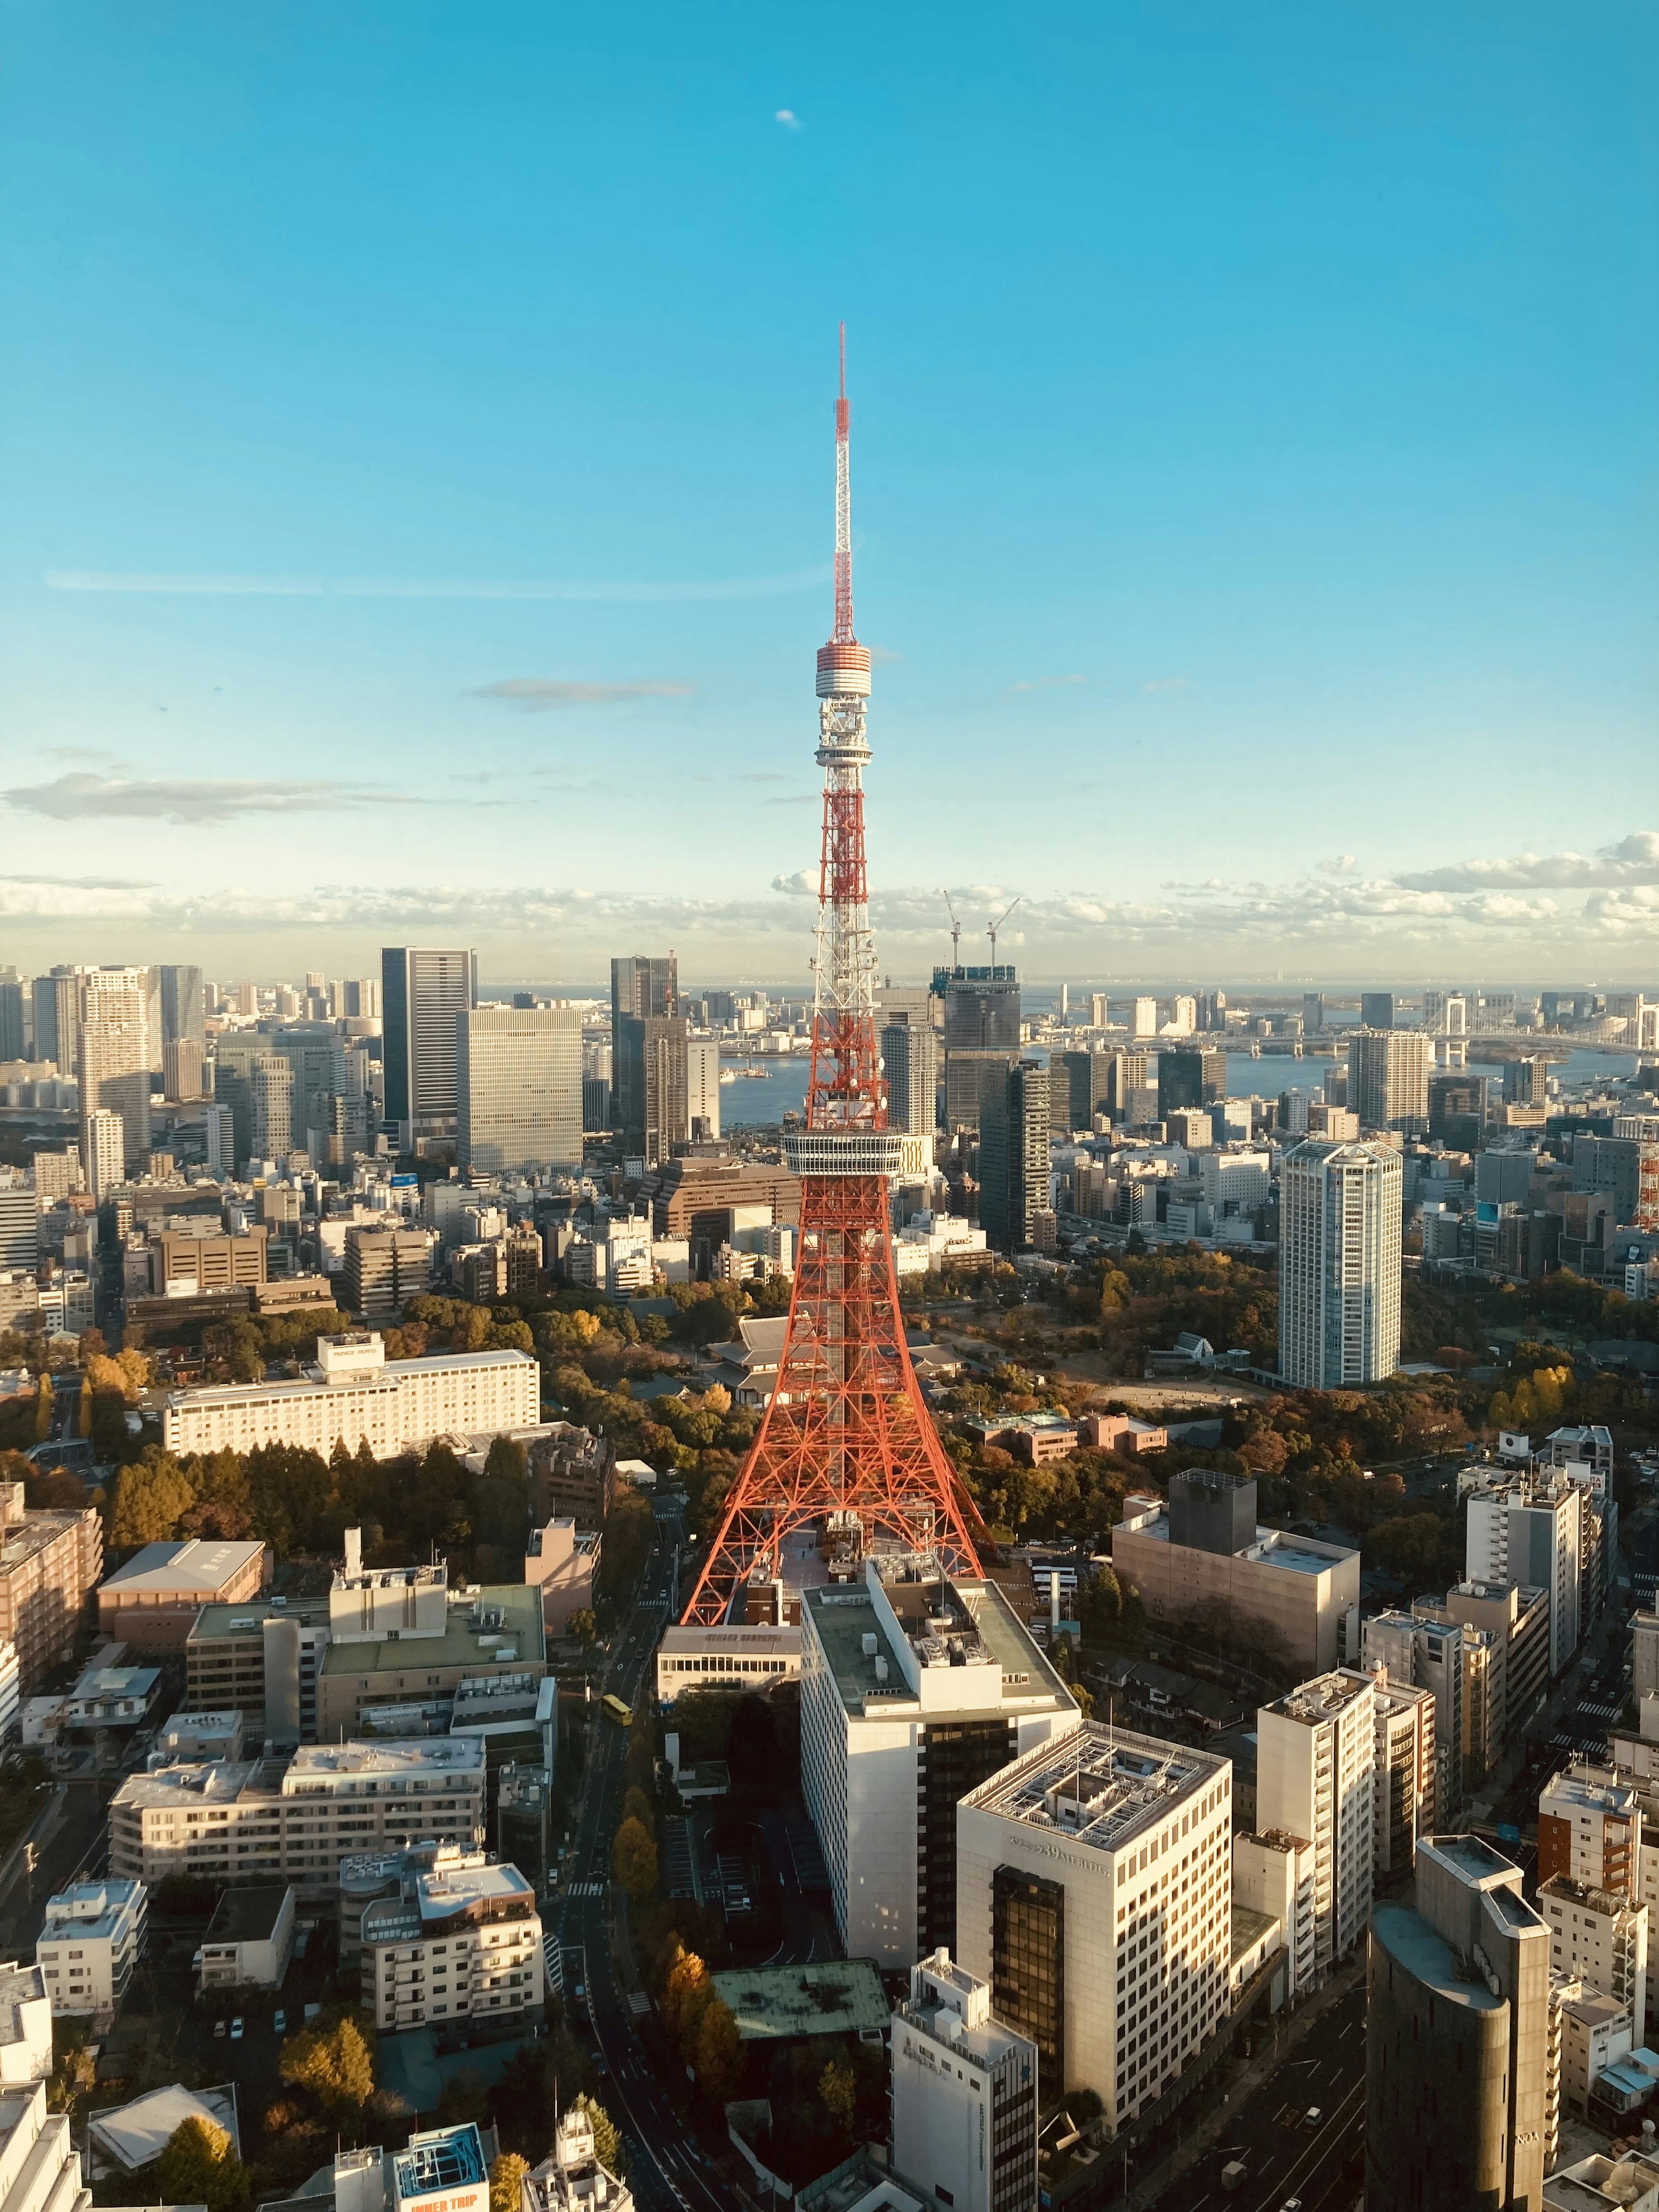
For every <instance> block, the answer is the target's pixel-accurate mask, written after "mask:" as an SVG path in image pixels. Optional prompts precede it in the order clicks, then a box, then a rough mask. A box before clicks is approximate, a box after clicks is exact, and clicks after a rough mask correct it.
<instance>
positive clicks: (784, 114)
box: [772, 107, 801, 131]
mask: <svg viewBox="0 0 1659 2212" xmlns="http://www.w3.org/2000/svg"><path fill="white" fill-rule="evenodd" d="M772 120H773V121H774V123H781V124H782V125H783V127H784V129H785V130H786V131H799V129H800V128H801V119H800V118H799V115H797V114H796V112H795V111H794V109H793V107H781V108H779V110H778V112H777V113H776V114H775V116H774V117H773V118H772Z"/></svg>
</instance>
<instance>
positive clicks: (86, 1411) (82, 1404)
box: [75, 1375, 92, 1437]
mask: <svg viewBox="0 0 1659 2212" xmlns="http://www.w3.org/2000/svg"><path fill="white" fill-rule="evenodd" d="M75 1428H76V1435H77V1436H82V1437H89V1436H90V1435H91V1434H92V1384H91V1382H90V1381H89V1380H88V1377H87V1376H84V1375H83V1376H82V1377H81V1396H80V1401H79V1403H78V1404H77V1406H76V1413H75Z"/></svg>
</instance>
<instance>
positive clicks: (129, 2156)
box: [87, 2081, 241, 2173]
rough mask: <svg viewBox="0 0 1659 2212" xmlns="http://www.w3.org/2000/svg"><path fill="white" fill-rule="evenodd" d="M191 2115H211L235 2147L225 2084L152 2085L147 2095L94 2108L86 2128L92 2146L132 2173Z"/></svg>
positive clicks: (230, 2094) (230, 2095)
mask: <svg viewBox="0 0 1659 2212" xmlns="http://www.w3.org/2000/svg"><path fill="white" fill-rule="evenodd" d="M192 2119H197V2120H210V2121H211V2122H212V2123H213V2124H215V2125H216V2126H217V2127H222V2128H223V2129H224V2130H225V2131H226V2133H227V2134H228V2136H229V2137H230V2139H231V2142H233V2144H234V2145H235V2146H236V2147H237V2148H238V2150H239V2151H240V2145H241V2136H240V2130H238V2128H237V2125H236V2096H235V2092H234V2089H233V2088H232V2087H230V2085H229V2084H228V2083H222V2084H221V2085H220V2086H219V2087H217V2088H213V2089H202V2090H199V2091H198V2090H191V2089H186V2088H185V2085H184V2083H183V2082H182V2081H175V2082H173V2085H172V2086H171V2087H169V2088H166V2089H152V2090H151V2091H150V2093H149V2095H148V2096H147V2097H137V2098H135V2099H134V2100H133V2101H132V2103H131V2104H130V2105H122V2106H118V2107H117V2109H116V2110H115V2111H113V2112H94V2113H93V2114H92V2116H91V2117H90V2118H89V2119H88V2123H87V2130H88V2135H89V2136H91V2137H92V2140H93V2144H94V2149H97V2150H103V2151H105V2152H106V2153H107V2154H109V2155H110V2157H111V2158H112V2160H114V2161H115V2164H116V2165H117V2166H118V2167H121V2168H124V2169H125V2171H126V2172H128V2173H136V2172H137V2171H138V2169H139V2168H140V2167H141V2166H148V2165H149V2163H150V2161H151V2160H153V2159H157V2158H160V2156H161V2153H162V2152H163V2151H164V2150H165V2149H166V2148H167V2140H168V2138H169V2136H171V2135H172V2134H173V2130H175V2129H176V2128H180V2127H182V2126H183V2125H184V2124H185V2121H186V2120H192Z"/></svg>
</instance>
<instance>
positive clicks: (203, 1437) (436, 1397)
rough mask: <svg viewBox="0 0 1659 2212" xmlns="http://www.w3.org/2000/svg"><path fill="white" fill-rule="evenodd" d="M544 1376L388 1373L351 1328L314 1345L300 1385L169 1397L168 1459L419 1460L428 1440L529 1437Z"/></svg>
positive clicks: (530, 1365) (492, 1360)
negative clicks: (407, 1456)
mask: <svg viewBox="0 0 1659 2212" xmlns="http://www.w3.org/2000/svg"><path fill="white" fill-rule="evenodd" d="M541 1386H542V1370H541V1367H540V1364H539V1363H538V1361H536V1360H534V1359H532V1358H531V1356H530V1354H529V1353H528V1352H439V1353H436V1354H435V1355H434V1356H433V1357H432V1358H428V1359H395V1360H392V1361H391V1362H390V1363H389V1364H388V1362H387V1359H386V1344H385V1340H384V1339H383V1338H381V1337H380V1335H379V1334H376V1333H375V1332H374V1331H373V1330H368V1329H355V1330H352V1331H351V1332H350V1333H349V1334H346V1335H343V1336H322V1337H319V1338H318V1340H317V1364H316V1365H315V1366H314V1367H313V1368H311V1369H309V1370H307V1374H306V1376H305V1377H304V1379H303V1380H302V1381H301V1382H298V1383H219V1384H213V1385H210V1387H209V1388H207V1389H201V1390H174V1391H173V1392H171V1393H170V1394H169V1395H168V1397H167V1411H166V1415H165V1419H164V1421H163V1425H162V1436H163V1439H164V1441H165V1442H166V1444H167V1449H168V1450H169V1451H174V1452H213V1451H225V1450H229V1451H238V1452H246V1451H252V1449H253V1448H254V1446H255V1445H256V1444H300V1445H304V1446H307V1447H308V1448H309V1449H311V1450H313V1451H315V1452H320V1453H321V1454H322V1455H323V1456H324V1457H325V1458H326V1457H327V1456H328V1455H329V1453H330V1452H331V1451H332V1450H333V1449H334V1447H335V1445H336V1444H337V1443H343V1444H344V1445H345V1447H346V1449H347V1450H348V1451H356V1449H357V1447H358V1445H359V1444H360V1443H363V1442H365V1441H367V1443H368V1448H369V1449H370V1450H371V1451H372V1452H373V1453H374V1456H375V1458H376V1459H393V1458H395V1457H396V1456H397V1455H398V1453H400V1452H408V1451H421V1450H423V1449H425V1447H426V1446H427V1445H428V1444H429V1443H431V1442H432V1440H433V1438H434V1437H442V1436H453V1435H460V1436H480V1435H488V1434H489V1433H490V1432H491V1431H498V1430H501V1429H516V1428H529V1427H532V1426H533V1425H534V1424H535V1423H536V1422H537V1421H538V1420H539V1419H541Z"/></svg>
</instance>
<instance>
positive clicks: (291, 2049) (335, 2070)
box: [173, 2005, 374, 2202]
mask: <svg viewBox="0 0 1659 2212" xmlns="http://www.w3.org/2000/svg"><path fill="white" fill-rule="evenodd" d="M361 2020H362V2015H361V2014H359V2013H358V2012H357V2011H356V2009H355V2008H352V2007H350V2006H347V2005H338V2006H334V2007H331V2008H330V2009H329V2010H328V2011H326V2012H323V2013H319V2015H318V2016H317V2018H316V2019H315V2020H313V2021H307V2024H306V2026H305V2027H302V2028H301V2030H300V2032H299V2033H298V2034H297V2035H290V2036H289V2039H288V2040H287V2042H286V2043H284V2044H283V2051H282V2057H281V2058H280V2060H279V2061H278V2067H277V2070H278V2071H279V2072H280V2073H281V2075H282V2077H283V2081H291V2082H292V2083H293V2085H294V2087H295V2088H296V2089H309V2090H310V2092H311V2093H312V2095H313V2097H315V2098H316V2099H317V2100H318V2102H319V2104H321V2105H322V2106H324V2107H325V2109H326V2110H327V2111H328V2112H331V2113H332V2114H334V2115H335V2117H336V2118H347V2117H349V2115H351V2114H353V2113H356V2112H362V2108H363V2106H365V2105H366V2104H367V2103H368V2100H369V2097H370V2096H371V2094H372V2093H373V2092H374V2054H373V2051H372V2050H371V2048H370V2045H369V2042H368V2037H367V2036H366V2035H365V2034H364V2033H363V2028H362V2026H360V2025H359V2022H360V2021H361ZM173 2201H174V2202H178V2201H180V2200H177V2199H175V2200H173Z"/></svg>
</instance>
